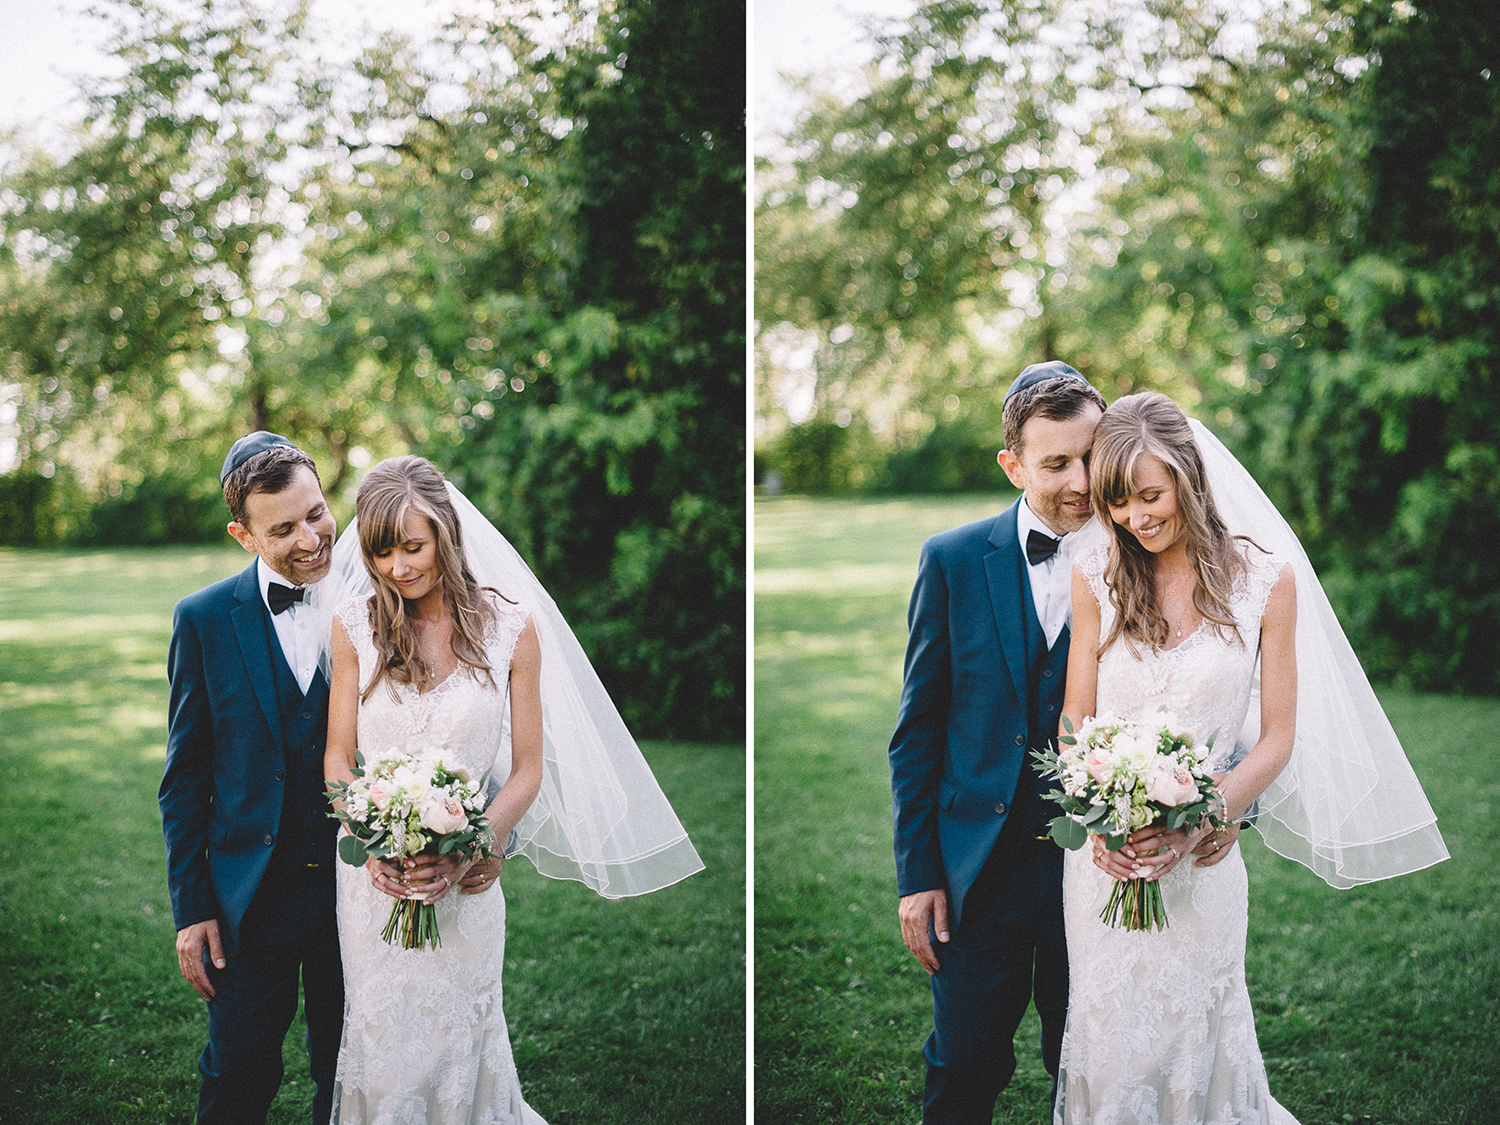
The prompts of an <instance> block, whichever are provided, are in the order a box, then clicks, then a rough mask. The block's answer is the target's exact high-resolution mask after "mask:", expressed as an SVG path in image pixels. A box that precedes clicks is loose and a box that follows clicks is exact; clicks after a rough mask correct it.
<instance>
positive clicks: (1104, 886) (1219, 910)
mask: <svg viewBox="0 0 1500 1125" xmlns="http://www.w3.org/2000/svg"><path fill="white" fill-rule="evenodd" d="M1106 552H1107V546H1106V545H1102V544H1101V545H1098V546H1096V547H1093V548H1091V549H1089V550H1086V551H1084V552H1082V553H1081V554H1080V556H1079V558H1078V559H1077V566H1078V567H1079V568H1080V569H1081V570H1082V572H1083V574H1084V575H1085V576H1086V577H1087V579H1088V582H1089V586H1090V588H1091V589H1092V590H1093V592H1094V597H1095V599H1096V600H1097V601H1098V602H1099V607H1100V617H1101V632H1100V636H1101V637H1104V636H1107V635H1108V633H1109V629H1110V626H1111V625H1112V623H1113V621H1114V616H1115V614H1114V609H1113V606H1112V605H1111V603H1110V599H1109V593H1108V590H1107V589H1106V587H1105V585H1104V577H1103V572H1104V564H1105V560H1106ZM1246 558H1247V561H1248V564H1249V570H1248V573H1247V574H1246V575H1245V576H1244V577H1242V579H1241V580H1240V582H1239V583H1238V584H1237V585H1236V588H1235V590H1234V593H1233V598H1232V609H1233V612H1234V617H1235V620H1236V621H1237V622H1238V623H1239V626H1240V634H1241V636H1242V637H1243V639H1244V643H1243V644H1241V643H1240V642H1239V641H1237V640H1235V639H1234V638H1233V637H1228V638H1226V637H1225V636H1223V635H1222V634H1221V632H1220V631H1218V630H1217V629H1215V628H1214V627H1213V626H1211V625H1208V624H1207V623H1205V625H1204V626H1203V627H1200V628H1199V629H1198V631H1197V632H1195V633H1193V634H1192V635H1191V636H1189V637H1187V638H1185V639H1184V640H1182V641H1181V642H1179V643H1178V644H1177V646H1176V647H1175V648H1172V649H1167V650H1162V651H1159V652H1157V653H1152V652H1151V650H1150V648H1149V647H1147V646H1144V645H1137V649H1136V653H1135V654H1134V655H1133V654H1132V652H1131V649H1130V646H1129V645H1128V644H1127V643H1126V641H1125V640H1124V639H1123V638H1121V639H1118V640H1116V641H1115V643H1114V644H1113V645H1111V646H1110V648H1109V649H1108V650H1107V651H1106V652H1105V653H1104V655H1103V657H1102V658H1101V659H1100V661H1099V685H1098V696H1097V702H1096V708H1095V710H1096V713H1098V714H1101V715H1103V714H1114V715H1119V716H1121V717H1123V718H1127V719H1139V718H1144V717H1146V716H1149V715H1152V714H1154V713H1155V712H1156V711H1157V710H1159V709H1160V708H1162V707H1165V708H1166V709H1167V711H1168V712H1169V713H1171V714H1172V715H1173V716H1174V718H1175V726H1176V728H1177V729H1179V730H1186V731H1191V732H1192V733H1193V734H1194V735H1196V736H1197V737H1198V738H1199V739H1206V738H1207V737H1208V736H1209V735H1211V734H1212V733H1213V732H1214V731H1218V732H1219V734H1218V738H1217V739H1216V741H1215V742H1214V749H1213V752H1212V755H1211V757H1210V759H1209V767H1210V769H1212V770H1219V769H1222V768H1223V766H1224V763H1225V761H1226V760H1227V759H1228V757H1229V755H1230V754H1231V752H1232V750H1233V748H1234V743H1235V735H1236V734H1237V733H1238V731H1239V729H1240V726H1241V724H1242V723H1243V722H1244V719H1245V712H1246V706H1247V704H1248V702H1249V698H1250V686H1251V679H1252V676H1253V674H1254V670H1255V660H1256V654H1257V650H1258V647H1259V637H1260V620H1261V615H1262V613H1263V612H1264V610H1265V606H1266V601H1267V599H1268V598H1269V596H1270V593H1271V589H1272V587H1273V586H1274V585H1275V583H1276V579H1277V576H1278V574H1279V573H1280V569H1281V563H1280V561H1279V560H1277V559H1275V558H1271V557H1268V556H1266V555H1264V554H1262V553H1261V552H1259V551H1257V550H1255V549H1253V548H1251V549H1249V550H1248V551H1247V554H1246ZM1112 886H1113V880H1111V879H1110V877H1109V876H1108V875H1106V874H1105V873H1104V872H1103V871H1101V870H1099V869H1098V868H1097V867H1095V866H1094V864H1093V861H1092V848H1090V847H1084V848H1081V849H1079V850H1078V851H1075V852H1069V853H1068V855H1067V857H1066V860H1065V864H1064V868H1063V913H1064V918H1065V921H1066V925H1067V935H1068V1023H1067V1031H1066V1033H1065V1035H1064V1037H1063V1047H1062V1065H1061V1074H1060V1076H1059V1080H1058V1097H1057V1103H1056V1110H1055V1117H1054V1121H1055V1122H1057V1123H1060V1125H1075V1123H1079V1125H1081V1123H1084V1122H1087V1123H1088V1125H1249V1123H1252V1122H1253V1123H1257V1125H1259V1123H1265V1125H1296V1122H1295V1120H1294V1119H1293V1117H1292V1116H1291V1114H1289V1113H1288V1112H1287V1111H1286V1110H1285V1109H1283V1108H1282V1107H1281V1106H1280V1105H1278V1104H1277V1103H1276V1101H1275V1100H1274V1099H1273V1098H1272V1097H1271V1094H1270V1089H1269V1087H1268V1084H1267V1081H1266V1068H1265V1064H1264V1063H1263V1062H1262V1061H1261V1055H1260V1047H1259V1045H1258V1044H1257V1042H1256V1039H1255V1021H1254V1017H1253V1016H1252V1014H1251V1011H1250V995H1249V993H1248V992H1247V991H1246V988H1245V931H1246V920H1247V911H1248V895H1247V891H1248V888H1247V881H1246V875H1245V864H1244V860H1243V859H1242V857H1241V855H1240V849H1239V848H1238V847H1236V848H1234V849H1233V850H1232V851H1231V852H1230V854H1229V855H1228V856H1227V857H1226V858H1224V859H1223V860H1221V861H1220V862H1219V863H1217V864H1215V865H1214V866H1212V867H1198V866H1196V865H1195V863H1193V862H1189V861H1184V862H1182V863H1180V864H1178V865H1177V866H1176V867H1175V868H1174V869H1173V870H1172V871H1171V872H1170V873H1169V874H1168V875H1166V876H1165V877H1164V878H1163V879H1162V880H1161V890H1162V900H1163V902H1164V904H1165V906H1166V911H1167V919H1168V926H1167V928H1166V929H1165V930H1162V931H1159V932H1158V931H1155V930H1145V931H1138V932H1130V931H1127V930H1124V929H1114V928H1111V927H1108V926H1106V925H1105V924H1104V923H1103V922H1101V921H1100V920H1099V913H1100V911H1101V910H1102V909H1103V907H1104V904H1105V902H1106V901H1107V899H1108V898H1109V894H1110V890H1111V888H1112Z"/></svg>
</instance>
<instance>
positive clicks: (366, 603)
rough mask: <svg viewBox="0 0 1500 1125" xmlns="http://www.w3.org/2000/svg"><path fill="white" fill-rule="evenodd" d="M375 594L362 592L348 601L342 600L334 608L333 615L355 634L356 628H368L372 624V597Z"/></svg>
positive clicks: (348, 630)
mask: <svg viewBox="0 0 1500 1125" xmlns="http://www.w3.org/2000/svg"><path fill="white" fill-rule="evenodd" d="M374 596H375V595H374V594H361V595H360V596H359V597H354V598H350V599H349V600H348V601H346V602H340V603H339V605H338V606H336V607H335V608H334V611H333V615H334V616H335V617H337V618H338V619H339V621H340V622H342V623H343V626H344V629H345V630H346V631H347V632H349V633H350V634H353V633H354V632H355V630H356V629H360V628H366V629H367V628H369V624H370V599H371V598H373V597H374Z"/></svg>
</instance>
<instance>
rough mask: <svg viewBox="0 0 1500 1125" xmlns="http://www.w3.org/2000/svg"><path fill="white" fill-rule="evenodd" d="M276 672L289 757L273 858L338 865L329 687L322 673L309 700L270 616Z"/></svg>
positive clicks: (289, 863) (280, 775)
mask: <svg viewBox="0 0 1500 1125" xmlns="http://www.w3.org/2000/svg"><path fill="white" fill-rule="evenodd" d="M266 629H267V631H268V632H269V633H270V635H271V653H272V657H273V659H272V661H271V664H272V666H273V667H274V668H275V669H276V700H277V704H278V706H279V709H280V711H281V741H282V745H283V746H284V747H285V750H286V755H285V760H284V762H283V765H282V768H281V769H278V770H277V771H276V778H277V780H278V781H281V782H283V784H284V785H285V786H286V788H285V790H284V792H283V794H282V798H281V825H280V827H279V829H278V830H277V835H276V847H275V849H274V850H273V851H272V852H271V864H272V866H273V867H278V868H281V869H283V870H284V869H286V868H289V867H303V866H306V865H307V864H311V863H316V864H319V865H324V864H327V865H330V866H331V865H332V864H333V862H334V842H335V840H336V839H337V837H338V822H337V821H335V820H334V819H333V818H332V817H330V816H329V815H328V814H329V812H330V811H331V806H330V805H329V803H328V794H327V791H326V790H325V788H324V784H323V750H324V747H325V746H326V742H327V732H328V681H327V680H325V679H324V678H323V672H322V670H321V669H319V670H318V671H316V672H314V673H313V678H312V683H310V684H309V685H308V688H307V694H306V695H305V696H304V695H303V694H302V690H301V689H300V688H299V687H298V686H297V677H296V676H294V675H293V674H292V669H291V666H290V665H288V664H287V661H286V657H285V655H283V653H282V651H281V642H280V641H279V639H278V638H277V636H276V627H275V626H274V625H272V624H271V621H270V616H269V613H268V614H267V619H266Z"/></svg>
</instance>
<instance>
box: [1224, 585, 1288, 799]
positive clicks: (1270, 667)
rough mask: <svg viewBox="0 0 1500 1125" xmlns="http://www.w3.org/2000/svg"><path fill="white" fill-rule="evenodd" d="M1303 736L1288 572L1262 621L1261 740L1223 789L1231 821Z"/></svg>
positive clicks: (1267, 782)
mask: <svg viewBox="0 0 1500 1125" xmlns="http://www.w3.org/2000/svg"><path fill="white" fill-rule="evenodd" d="M1296 733H1297V588H1296V580H1295V579H1294V578H1293V577H1292V568H1291V567H1290V566H1287V567H1284V568H1283V569H1282V572H1281V576H1280V577H1279V578H1277V580H1276V585H1275V586H1274V587H1272V589H1271V596H1270V598H1269V599H1268V600H1267V602H1266V611H1265V613H1264V614H1263V615H1262V617H1261V620H1260V739H1259V741H1257V742H1256V744H1255V747H1254V749H1252V750H1251V751H1250V753H1249V755H1248V756H1246V758H1245V760H1244V761H1243V762H1241V763H1240V764H1239V765H1237V766H1236V767H1235V768H1234V770H1233V771H1231V772H1230V774H1229V776H1228V777H1226V778H1224V780H1222V781H1221V782H1220V783H1219V791H1220V792H1221V793H1222V794H1223V795H1224V803H1225V804H1226V805H1227V806H1228V809H1229V820H1230V822H1231V823H1232V822H1234V821H1237V820H1239V818H1240V817H1241V816H1243V815H1244V814H1245V810H1246V809H1248V808H1249V807H1250V806H1251V805H1252V804H1254V802H1255V799H1256V798H1257V797H1259V796H1260V795H1261V793H1263V792H1265V789H1266V786H1268V785H1270V784H1271V782H1273V781H1275V780H1276V778H1277V776H1278V775H1280V773H1281V771H1282V770H1283V769H1285V768H1286V764H1287V762H1289V761H1290V760H1291V757H1292V740H1293V738H1294V736H1295V735H1296Z"/></svg>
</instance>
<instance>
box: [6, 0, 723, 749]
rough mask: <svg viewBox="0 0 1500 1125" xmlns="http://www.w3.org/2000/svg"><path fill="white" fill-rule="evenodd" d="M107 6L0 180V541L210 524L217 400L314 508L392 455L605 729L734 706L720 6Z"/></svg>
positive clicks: (167, 533)
mask: <svg viewBox="0 0 1500 1125" xmlns="http://www.w3.org/2000/svg"><path fill="white" fill-rule="evenodd" d="M106 11H107V12H108V13H110V15H111V18H112V19H113V20H114V21H115V23H116V24H117V33H116V40H115V43H116V47H115V52H116V55H117V56H118V58H119V59H120V61H121V62H122V63H123V64H124V68H125V73H124V77H123V78H121V79H120V80H119V81H118V82H109V83H103V84H101V86H100V88H99V90H98V92H97V96H96V97H95V99H94V102H93V103H92V104H93V107H94V109H93V114H92V117H91V120H90V123H89V129H88V131H87V132H86V133H84V134H81V135H80V136H79V138H78V139H77V151H76V152H75V153H74V154H73V155H72V156H69V157H67V158H66V159H62V158H53V157H51V156H48V155H47V154H30V155H28V156H27V157H26V158H25V159H23V160H22V161H21V162H20V164H19V168H18V170H17V171H15V173H14V174H13V175H11V176H9V177H7V178H6V180H5V182H4V184H3V187H4V189H5V192H4V194H3V195H0V394H3V395H4V396H5V398H6V399H8V403H5V402H0V406H4V405H10V406H14V408H15V410H16V417H17V423H16V427H15V429H16V440H17V445H18V454H19V455H18V465H17V467H16V469H15V470H14V471H13V472H12V473H11V474H7V475H4V476H0V505H4V506H5V508H6V510H12V509H13V510H15V511H16V512H17V514H18V515H19V516H20V517H21V518H20V519H18V521H17V522H16V523H14V524H12V525H9V526H7V527H5V528H3V529H0V541H6V542H8V541H14V542H70V543H82V542H140V543H150V542H165V541H181V540H183V539H188V538H191V539H198V538H215V537H220V536H222V534H223V532H222V527H221V526H219V525H221V524H222V522H223V517H222V506H221V504H219V503H217V502H215V501H214V500H213V499H212V495H213V492H214V489H213V483H214V481H215V480H216V478H217V469H218V465H219V461H220V459H221V458H222V455H223V450H224V449H225V448H226V447H227V445H228V444H229V442H230V441H231V440H232V439H233V437H235V436H238V435H239V434H241V433H244V432H246V431H248V430H250V429H255V428H264V429H271V430H275V431H277V432H280V433H284V434H287V435H288V436H290V437H292V438H293V439H294V440H296V441H297V442H298V443H299V444H300V445H302V446H303V448H305V449H306V450H307V451H308V452H309V453H310V454H312V455H313V457H314V458H315V459H316V460H317V461H318V463H319V466H320V471H321V474H322V479H323V484H324V488H325V491H326V492H327V493H328V494H329V496H330V498H331V499H332V501H333V502H334V504H335V505H336V506H337V507H339V508H340V509H342V510H344V511H347V504H348V502H349V501H350V500H351V499H352V495H353V488H354V485H355V483H356V478H357V475H358V469H359V467H361V466H363V465H365V464H367V463H368V462H369V461H370V460H373V459H375V458H379V457H382V456H387V455H392V454H398V453H406V452H420V453H424V454H426V455H428V456H430V457H431V458H432V459H433V460H434V461H435V462H436V463H437V464H438V465H439V466H441V467H442V468H443V469H444V470H445V471H447V472H449V473H450V474H451V475H452V477H453V479H454V480H455V482H456V483H458V484H459V485H460V486H461V487H463V488H464V489H465V491H466V492H468V494H469V495H470V496H472V497H473V498H474V500H475V501H476V502H477V503H478V504H479V505H480V506H481V507H482V508H484V509H485V510H486V512H487V513H489V514H490V515H491V516H492V517H493V518H494V519H495V520H496V522H497V523H498V524H499V526H501V528H502V529H503V530H504V531H505V532H506V534H507V535H509V536H510V537H511V538H512V539H513V540H514V542H515V543H516V545H517V547H518V548H519V549H520V550H521V552H522V554H523V555H525V557H526V558H527V559H528V560H529V561H530V562H531V564H532V565H533V567H534V568H535V569H536V570H537V572H538V574H539V575H540V577H541V578H542V580H543V581H544V582H545V583H546V584H547V585H548V587H549V589H551V590H552V591H553V592H554V593H555V595H556V597H557V598H558V601H559V602H560V603H561V605H562V607H563V610H564V612H565V613H566V614H567V615H568V617H569V619H570V620H571V621H572V622H573V624H574V626H575V629H576V630H577V632H578V634H579V636H580V639H581V640H582V641H583V643H584V645H585V647H586V648H587V650H588V651H589V653H590V655H591V657H592V658H593V659H594V661H595V663H596V665H597V666H598V667H599V668H600V670H601V674H602V675H603V677H604V679H605V681H606V683H607V686H608V687H609V688H610V690H611V693H612V695H613V697H614V698H615V700H616V702H617V703H618V704H619V705H620V708H621V710H622V712H623V713H624V715H625V718H626V719H627V721H629V722H630V723H631V724H632V726H633V727H634V728H635V729H637V730H639V731H642V732H649V733H656V734H669V735H673V736H679V737H691V738H708V737H712V738H727V737H737V736H738V734H739V732H740V730H741V729H742V726H743V707H744V695H745V684H744V668H743V664H744V659H743V649H744V640H743V628H742V626H741V625H740V621H741V620H742V618H743V604H744V600H743V599H744V590H745V565H744V530H743V529H744V504H743V495H744V479H743V478H744V471H743V463H744V427H743V417H744V415H743V401H744V400H743V395H744V358H743V357H744V301H745V292H744V241H745V239H744V234H745V231H744V220H743V213H744V188H745V182H744V181H745V169H744V156H743V152H744V144H743V137H744V85H743V82H742V81H740V80H738V76H739V74H740V73H741V71H740V70H739V67H740V60H741V59H743V58H744V9H743V4H740V3H736V2H733V0H716V2H714V3H708V4H700V5H696V6H694V7H693V8H692V9H691V11H690V12H689V13H687V14H686V15H685V16H684V14H683V13H680V12H678V11H677V10H676V9H675V8H672V7H671V6H667V5H661V4H656V3H651V2H649V0H626V2H622V3H619V4H614V5H608V6H606V7H605V8H603V9H598V8H596V7H595V6H593V5H588V4H584V3H581V2H575V3H569V4H567V5H564V6H563V7H562V8H558V6H557V5H553V4H540V3H538V4H533V5H526V4H519V5H512V6H507V7H506V9H505V11H504V12H503V13H500V12H495V13H492V14H491V15H490V16H489V17H485V16H481V15H472V14H471V15H464V16H459V17H455V18H454V19H453V20H452V21H450V22H449V23H448V24H447V25H446V26H445V27H444V28H443V29H442V30H441V31H440V32H437V33H435V34H434V35H433V36H432V37H431V39H430V41H427V42H411V41H408V40H406V39H403V38H401V37H399V36H390V37H387V38H386V39H384V40H382V41H381V42H379V43H376V44H373V45H371V46H370V47H369V48H368V49H367V50H366V51H365V52H364V53H363V54H362V55H361V56H360V57H359V59H358V60H357V62H356V64H355V65H354V66H353V67H352V68H350V67H343V68H339V69H334V68H332V67H331V66H330V65H328V64H326V63H324V62H322V61H321V60H320V59H319V58H318V56H317V43H316V36H315V30H316V29H315V28H314V27H313V26H312V25H311V24H310V23H309V22H308V18H307V15H306V13H305V12H304V10H303V5H302V4H300V3H297V2H294V0H275V2H272V0H266V2H263V3H262V2H257V0H232V2H230V3H227V4H226V3H221V2H218V0H212V2H211V0H183V2H182V3H169V2H168V0H140V2H135V0H131V2H125V0H121V2H119V3H114V4H111V5H107V6H106ZM705 60H713V61H712V62H711V63H707V62H705ZM722 60H731V63H730V64H729V66H728V68H727V69H726V67H725V66H724V65H723V62H722ZM39 481H47V482H49V483H38V482H39ZM53 481H55V483H50V482H53Z"/></svg>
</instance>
